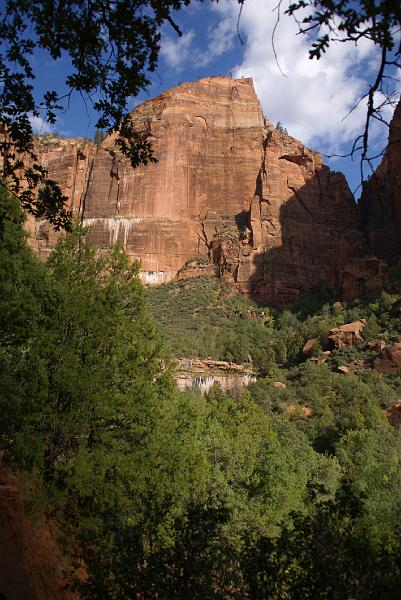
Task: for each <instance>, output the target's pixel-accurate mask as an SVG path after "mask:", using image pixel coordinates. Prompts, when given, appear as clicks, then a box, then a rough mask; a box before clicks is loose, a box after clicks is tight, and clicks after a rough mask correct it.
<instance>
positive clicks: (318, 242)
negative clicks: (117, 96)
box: [37, 77, 382, 305]
mask: <svg viewBox="0 0 401 600" xmlns="http://www.w3.org/2000/svg"><path fill="white" fill-rule="evenodd" d="M133 120H134V123H135V124H136V127H137V129H138V131H140V132H142V133H143V134H144V135H146V136H147V137H148V139H149V140H150V141H151V143H152V146H153V149H154V153H155V156H156V157H157V159H158V162H157V164H148V165H147V166H140V167H138V168H137V169H135V170H134V169H132V168H131V166H130V164H129V163H128V161H127V160H126V159H125V158H124V157H123V156H121V154H120V153H119V151H118V150H117V148H116V146H115V138H114V136H109V137H108V138H106V140H104V142H103V144H102V146H101V148H100V149H99V150H98V151H97V153H96V154H95V148H94V146H93V145H91V144H89V143H87V144H86V146H85V145H84V146H82V144H83V142H82V140H81V141H77V140H61V141H60V142H59V144H60V148H59V147H56V146H55V147H54V148H53V149H46V151H45V152H44V158H43V161H44V162H45V163H46V164H47V165H48V166H49V170H50V173H51V175H52V176H53V177H54V178H55V179H56V180H57V179H58V180H59V181H60V183H61V186H62V188H63V190H64V191H65V193H66V194H67V195H69V197H70V202H71V205H72V206H74V207H75V209H77V207H78V206H80V207H81V210H82V212H83V216H84V222H85V224H86V225H88V226H89V227H90V233H89V239H90V240H91V241H92V242H94V243H95V244H96V245H97V246H99V247H105V246H109V245H110V244H112V243H113V242H115V241H117V240H120V241H121V242H122V243H123V245H124V247H125V249H126V251H127V252H128V254H129V255H130V256H131V257H132V258H133V259H134V258H135V259H136V258H139V259H140V260H141V271H142V278H143V280H144V281H145V282H149V283H157V282H164V281H168V280H170V279H172V278H173V277H175V276H176V274H177V272H178V271H179V270H180V269H181V268H182V266H183V265H184V264H185V263H186V262H187V261H188V260H189V259H192V258H193V257H195V256H198V257H199V258H202V259H207V258H209V259H211V260H213V261H214V263H215V264H216V266H217V269H218V272H219V274H220V276H221V277H224V278H230V279H233V280H234V281H235V282H237V284H238V286H239V287H240V289H242V290H243V291H244V292H245V293H248V294H250V295H252V296H253V297H255V298H256V299H258V300H261V301H265V302H274V303H277V304H280V305H289V304H291V303H293V302H295V301H296V300H297V299H298V298H299V297H300V296H301V295H302V294H304V293H305V292H307V291H308V290H310V289H311V288H312V287H313V286H322V285H323V286H327V287H331V288H336V289H340V288H341V287H342V286H343V284H344V282H345V283H346V288H347V290H350V289H353V286H354V280H355V276H354V271H355V264H354V266H353V267H352V268H351V269H350V268H348V271H347V272H348V276H347V278H345V279H344V272H345V271H346V270H347V263H349V261H350V260H352V259H355V258H357V257H358V256H359V254H360V252H361V249H362V247H363V235H362V230H361V227H360V222H359V215H358V211H357V208H356V205H355V202H354V199H353V196H352V194H351V192H350V190H349V188H348V185H347V183H346V180H345V178H344V177H343V175H341V174H339V173H333V172H331V171H330V170H329V169H328V168H327V167H325V166H324V165H323V163H322V158H321V156H320V155H319V154H317V153H315V152H312V151H311V150H309V149H308V148H305V147H304V146H303V145H302V144H301V143H300V142H298V141H297V140H295V139H294V138H291V137H290V136H288V135H285V134H281V133H279V132H276V131H275V130H274V127H273V126H272V124H271V123H270V122H269V121H267V120H266V119H265V117H264V116H263V113H262V110H261V106H260V103H259V101H258V98H257V96H256V94H255V91H254V87H253V82H252V80H251V79H240V80H234V79H232V78H229V77H213V78H207V79H201V80H199V81H196V82H194V83H184V84H181V85H179V86H178V87H176V88H174V89H172V90H169V91H167V92H165V93H163V94H162V95H160V96H158V97H157V98H155V99H153V100H149V101H148V102H145V103H143V104H141V105H140V106H138V107H137V108H136V109H135V111H134V112H133ZM81 153H82V155H83V157H84V158H82V157H81ZM41 227H43V226H41ZM42 231H43V230H42V228H39V237H40V235H41V232H42ZM43 237H44V240H45V241H44V242H43V239H42V244H41V252H42V253H43V252H45V251H46V250H47V248H48V247H50V246H51V245H52V243H53V239H52V237H51V234H50V233H49V231H48V230H46V232H45V233H44V234H43V235H42V238H43ZM37 243H39V244H40V240H39V242H37ZM362 262H363V261H362ZM356 271H357V273H356V276H357V279H358V282H359V283H358V286H359V287H358V289H360V293H363V291H364V290H365V287H366V288H368V287H369V286H368V285H366V286H365V279H366V277H368V278H371V277H372V269H370V270H369V269H366V268H364V269H362V271H363V273H362V276H361V275H360V269H359V267H358V269H356ZM373 271H374V272H373V280H375V277H376V279H377V278H379V279H380V277H381V275H382V273H381V272H380V273H378V268H377V265H376V266H374V265H373ZM191 272H192V271H191ZM354 287H355V286H354Z"/></svg>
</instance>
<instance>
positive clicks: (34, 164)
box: [0, 0, 190, 228]
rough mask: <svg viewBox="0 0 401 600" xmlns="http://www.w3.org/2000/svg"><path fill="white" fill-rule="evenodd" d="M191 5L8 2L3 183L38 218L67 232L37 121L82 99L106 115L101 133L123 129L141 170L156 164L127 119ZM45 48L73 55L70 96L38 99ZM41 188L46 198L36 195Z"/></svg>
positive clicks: (0, 103) (172, 0)
mask: <svg viewBox="0 0 401 600" xmlns="http://www.w3.org/2000/svg"><path fill="white" fill-rule="evenodd" d="M189 3H190V0H116V1H109V0H90V1H88V2H85V3H82V2H80V1H76V0H63V1H58V0H53V1H50V2H49V1H46V0H7V1H6V2H5V3H4V4H3V7H2V8H1V10H0V19H1V20H0V39H1V53H0V88H1V91H0V124H1V138H0V148H1V154H2V178H3V180H4V181H5V182H6V184H7V187H8V188H9V189H11V190H12V191H13V192H14V193H15V194H17V195H18V196H19V197H20V199H21V202H22V205H23V206H24V207H25V208H26V209H28V210H29V212H31V213H32V214H34V215H35V216H36V217H42V218H47V219H49V220H50V221H51V222H52V223H53V224H54V225H55V226H56V228H60V227H65V226H67V225H68V222H69V215H68V213H67V211H66V210H65V208H64V203H65V201H66V198H65V197H63V195H62V193H61V190H60V188H59V187H58V186H57V184H56V183H55V182H53V181H50V180H48V179H47V173H46V169H44V168H43V167H42V166H41V165H39V164H38V159H37V156H36V152H35V146H34V142H33V131H32V124H31V120H30V117H37V118H41V119H43V120H44V121H47V122H48V123H50V124H54V123H55V122H56V115H57V112H58V111H60V110H66V109H68V106H69V102H70V100H71V97H72V95H73V94H79V95H80V96H81V97H82V98H83V100H84V102H85V103H90V104H91V105H92V106H93V108H94V109H95V111H96V112H97V113H98V116H99V118H98V121H97V123H96V127H97V128H99V129H106V130H107V131H108V132H111V131H113V130H114V131H119V132H120V134H121V136H122V137H121V139H120V144H119V145H120V149H121V151H122V152H123V153H124V154H125V155H126V156H127V157H128V158H129V159H130V160H131V163H132V165H133V166H137V165H138V164H140V163H145V164H146V163H147V162H148V161H152V160H155V159H154V157H153V153H152V149H151V146H150V144H149V143H148V142H147V141H146V139H143V136H140V135H139V134H138V133H137V132H136V131H135V130H134V128H133V126H132V123H131V122H130V120H129V117H127V100H128V99H129V98H130V97H132V96H137V95H138V94H139V92H140V91H141V90H142V89H144V88H146V86H147V85H148V84H149V82H150V80H149V73H151V72H153V71H154V70H155V68H156V64H157V57H158V52H159V42H160V27H161V25H162V24H163V23H165V22H168V23H170V24H171V25H172V27H173V28H174V30H175V31H176V32H177V34H179V35H180V34H181V32H180V30H179V28H178V26H177V25H176V24H175V23H174V21H173V18H172V16H171V12H172V11H173V10H179V9H181V8H182V7H183V6H186V5H188V4H189ZM38 49H41V50H45V51H47V52H48V54H49V55H50V57H51V58H52V59H53V60H55V61H57V60H60V59H61V58H65V57H66V56H67V57H68V58H69V60H70V62H71V72H70V74H69V75H68V77H67V78H66V82H65V83H66V86H67V92H66V93H64V94H62V95H60V93H59V92H58V91H55V90H48V91H46V93H45V94H44V95H43V98H41V99H40V100H38V99H37V98H36V96H35V93H34V86H33V82H34V80H35V72H34V70H33V66H32V57H33V55H34V52H35V51H37V50H38ZM37 186H40V192H39V195H37V193H36V192H35V189H36V188H37Z"/></svg>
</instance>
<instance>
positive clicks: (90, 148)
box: [27, 135, 96, 257]
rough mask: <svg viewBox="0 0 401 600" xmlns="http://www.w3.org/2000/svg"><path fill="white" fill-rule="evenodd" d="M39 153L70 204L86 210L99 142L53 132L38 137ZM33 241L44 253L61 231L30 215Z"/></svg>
mask: <svg viewBox="0 0 401 600" xmlns="http://www.w3.org/2000/svg"><path fill="white" fill-rule="evenodd" d="M37 153H38V155H39V156H40V160H41V163H42V164H43V166H44V167H46V168H47V170H48V177H49V179H53V180H55V181H57V183H58V184H59V186H60V188H61V191H62V192H63V194H64V195H65V196H66V197H67V199H68V208H70V209H71V210H72V211H73V212H74V213H75V214H76V215H77V214H79V213H82V214H83V213H84V210H85V200H86V193H87V190H88V183H89V177H90V174H91V170H92V168H93V164H94V159H95V154H96V145H95V144H94V143H92V142H90V141H89V140H87V139H85V138H58V137H56V136H53V135H48V136H43V137H41V138H39V139H38V140H37ZM27 229H28V233H29V234H30V236H29V238H28V239H29V243H30V245H31V246H32V248H33V249H34V250H35V251H36V252H37V254H38V255H39V256H41V257H46V256H47V255H48V254H49V253H50V252H51V251H52V249H53V248H54V245H55V243H56V241H57V240H58V238H59V235H60V233H58V232H56V231H54V229H53V227H52V226H51V225H50V224H49V223H48V222H47V221H35V219H33V218H32V217H29V218H28V221H27Z"/></svg>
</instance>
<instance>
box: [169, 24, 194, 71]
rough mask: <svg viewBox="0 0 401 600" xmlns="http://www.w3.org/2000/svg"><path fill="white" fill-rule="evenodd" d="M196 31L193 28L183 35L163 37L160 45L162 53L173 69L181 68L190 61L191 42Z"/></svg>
mask: <svg viewBox="0 0 401 600" xmlns="http://www.w3.org/2000/svg"><path fill="white" fill-rule="evenodd" d="M194 38H195V33H194V32H193V31H192V30H191V31H188V32H187V33H184V34H183V35H182V36H181V37H175V38H171V37H167V36H166V37H163V38H162V41H161V46H160V54H161V56H162V57H163V58H164V60H165V61H166V63H167V64H168V66H169V67H171V68H172V69H176V70H177V71H178V70H180V69H181V68H183V67H184V66H185V63H186V62H187V61H188V58H189V54H190V51H191V44H192V42H193V40H194Z"/></svg>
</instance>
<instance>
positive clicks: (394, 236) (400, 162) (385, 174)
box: [360, 101, 401, 264]
mask: <svg viewBox="0 0 401 600" xmlns="http://www.w3.org/2000/svg"><path fill="white" fill-rule="evenodd" d="M360 204H361V211H362V218H363V223H364V226H365V230H366V234H367V239H368V243H369V246H370V248H371V249H372V251H373V252H374V253H375V254H377V255H378V256H381V257H383V258H385V259H386V260H387V261H388V262H389V263H390V264H391V263H393V264H394V263H395V262H396V261H398V260H399V258H400V255H401V101H400V102H399V103H398V106H397V108H396V109H395V112H394V116H393V119H392V121H391V124H390V132H389V142H388V146H387V150H386V152H385V155H384V157H383V160H382V162H381V164H380V165H379V167H378V168H377V169H376V171H375V173H374V174H373V175H372V176H371V178H370V179H369V181H368V182H367V183H366V184H365V187H364V190H363V194H362V197H361V202H360Z"/></svg>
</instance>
